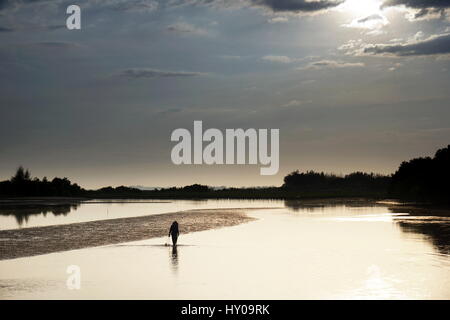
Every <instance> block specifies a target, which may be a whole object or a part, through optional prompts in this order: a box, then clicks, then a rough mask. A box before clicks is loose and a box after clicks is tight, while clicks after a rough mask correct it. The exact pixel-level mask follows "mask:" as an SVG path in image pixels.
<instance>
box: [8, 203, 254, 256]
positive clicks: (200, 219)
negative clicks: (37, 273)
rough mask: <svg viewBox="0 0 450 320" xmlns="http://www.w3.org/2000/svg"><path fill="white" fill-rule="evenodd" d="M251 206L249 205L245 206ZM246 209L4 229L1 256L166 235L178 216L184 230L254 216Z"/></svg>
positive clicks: (200, 228)
mask: <svg viewBox="0 0 450 320" xmlns="http://www.w3.org/2000/svg"><path fill="white" fill-rule="evenodd" d="M245 210H249V209H245ZM245 210H243V209H218V210H190V211H181V212H174V213H168V214H159V215H152V216H143V217H133V218H120V219H111V220H100V221H91V222H84V223H73V224H66V225H55V226H46V227H36V228H24V229H14V230H2V231H0V260H6V259H15V258H21V257H28V256H36V255H42V254H47V253H52V252H58V251H67V250H75V249H82V248H88V247H97V246H104V245H109V244H117V243H122V242H130V241H138V240H144V239H149V238H156V237H164V236H166V235H167V234H168V229H169V226H170V224H171V223H172V222H173V221H174V220H177V221H178V223H179V224H180V232H181V233H182V234H186V233H191V232H196V231H204V230H208V229H215V228H221V227H227V226H235V225H238V224H241V223H244V222H249V221H252V220H254V218H252V217H248V216H247V215H246V214H245V212H244V211H245Z"/></svg>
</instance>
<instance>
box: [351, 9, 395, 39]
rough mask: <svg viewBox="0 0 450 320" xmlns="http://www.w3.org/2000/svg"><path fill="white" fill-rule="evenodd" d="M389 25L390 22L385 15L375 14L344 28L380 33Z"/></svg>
mask: <svg viewBox="0 0 450 320" xmlns="http://www.w3.org/2000/svg"><path fill="white" fill-rule="evenodd" d="M388 24H389V20H388V19H387V18H386V17H385V16H384V15H381V14H378V13H375V14H371V15H369V16H366V17H363V18H358V19H354V20H353V21H352V22H350V23H348V24H344V25H343V27H347V28H359V29H369V30H373V31H375V30H378V31H379V30H380V29H381V28H383V27H385V26H387V25H388ZM373 31H371V32H373ZM372 34H373V33H372Z"/></svg>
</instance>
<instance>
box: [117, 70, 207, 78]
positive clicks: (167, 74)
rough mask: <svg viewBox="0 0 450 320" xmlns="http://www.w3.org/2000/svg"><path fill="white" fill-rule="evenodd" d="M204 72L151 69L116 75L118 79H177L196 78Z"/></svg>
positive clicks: (122, 72)
mask: <svg viewBox="0 0 450 320" xmlns="http://www.w3.org/2000/svg"><path fill="white" fill-rule="evenodd" d="M202 75H205V73H202V72H186V71H162V70H157V69H149V68H131V69H125V70H122V71H120V72H119V73H117V74H115V76H118V77H124V78H130V79H139V78H176V77H182V78H186V77H196V76H202Z"/></svg>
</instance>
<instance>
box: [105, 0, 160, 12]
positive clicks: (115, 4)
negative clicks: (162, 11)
mask: <svg viewBox="0 0 450 320" xmlns="http://www.w3.org/2000/svg"><path fill="white" fill-rule="evenodd" d="M101 1H102V2H103V4H104V5H106V6H108V5H109V6H110V7H111V8H113V9H115V10H121V11H133V12H152V11H155V10H157V9H158V7H159V3H158V2H157V1H155V0H106V1H105V0H101ZM98 4H99V5H101V3H98Z"/></svg>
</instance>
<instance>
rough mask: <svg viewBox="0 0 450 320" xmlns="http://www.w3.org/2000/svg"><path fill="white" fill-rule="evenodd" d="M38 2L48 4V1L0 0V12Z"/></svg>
mask: <svg viewBox="0 0 450 320" xmlns="http://www.w3.org/2000/svg"><path fill="white" fill-rule="evenodd" d="M38 2H49V0H0V10H3V9H6V8H11V7H15V6H20V5H24V4H33V3H38Z"/></svg>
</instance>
